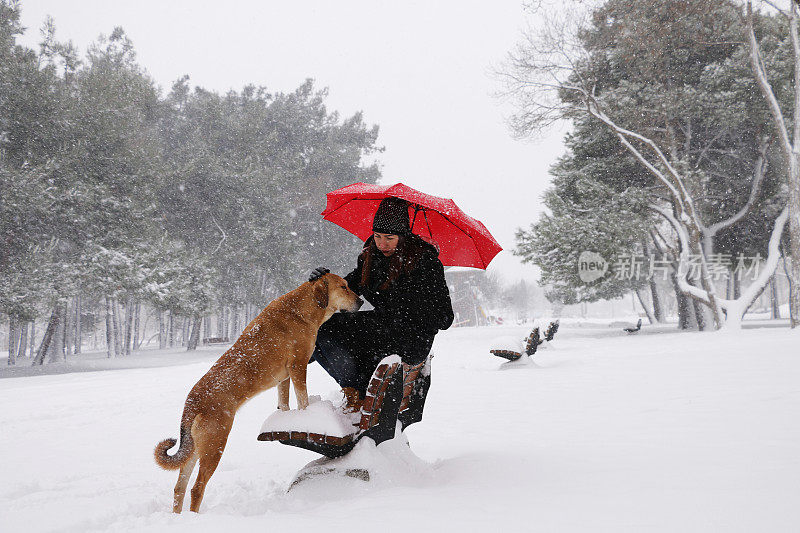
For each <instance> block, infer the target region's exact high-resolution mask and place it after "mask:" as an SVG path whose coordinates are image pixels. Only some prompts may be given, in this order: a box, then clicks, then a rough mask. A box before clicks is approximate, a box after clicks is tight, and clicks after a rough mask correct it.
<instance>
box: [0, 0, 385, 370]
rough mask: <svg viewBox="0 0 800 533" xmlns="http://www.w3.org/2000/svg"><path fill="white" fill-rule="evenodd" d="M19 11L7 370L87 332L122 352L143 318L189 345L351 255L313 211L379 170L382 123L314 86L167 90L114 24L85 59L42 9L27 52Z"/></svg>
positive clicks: (11, 108)
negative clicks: (342, 111) (346, 111)
mask: <svg viewBox="0 0 800 533" xmlns="http://www.w3.org/2000/svg"><path fill="white" fill-rule="evenodd" d="M20 9H21V6H20V4H19V3H18V2H15V1H11V0H0V314H3V315H5V316H7V317H8V320H9V324H10V329H9V332H10V335H9V348H10V349H9V358H8V362H9V364H15V362H16V361H17V359H18V358H19V357H21V356H32V357H33V364H42V363H44V362H52V361H60V360H63V358H64V357H65V356H66V355H68V354H70V353H79V352H80V350H81V345H82V344H83V342H82V341H85V337H86V335H87V334H88V333H89V332H90V333H91V334H92V335H94V333H95V330H96V329H99V330H100V331H101V332H102V334H103V336H104V337H105V339H101V340H107V341H108V342H107V349H108V353H109V356H113V355H117V354H125V353H130V352H131V351H132V350H133V349H136V347H138V346H139V345H141V344H142V342H143V341H145V339H143V338H141V336H142V335H143V331H146V330H147V328H145V327H144V324H143V323H144V322H145V321H146V320H151V319H152V320H153V321H154V322H152V323H151V325H152V324H154V323H155V322H157V323H158V324H159V328H158V330H157V331H158V337H159V344H160V346H162V347H163V346H167V345H170V344H172V343H174V342H176V339H177V338H181V339H182V342H183V343H184V344H186V345H188V346H189V347H190V348H192V347H195V346H196V345H197V343H198V340H199V339H200V338H202V337H227V336H230V335H232V334H235V332H237V331H240V330H241V328H242V327H244V325H245V323H246V321H247V320H248V319H249V318H252V317H253V316H254V315H255V314H256V313H257V312H259V311H260V309H261V308H262V307H263V306H264V305H265V304H266V302H268V301H270V300H271V299H272V298H274V297H275V296H277V295H278V294H281V293H283V292H285V291H286V290H288V289H289V288H291V287H292V285H296V284H297V283H298V282H300V281H302V278H303V277H304V276H305V275H306V274H307V272H308V270H309V268H310V267H311V266H312V265H313V266H315V265H317V264H322V263H324V264H326V265H327V266H329V267H331V268H335V269H345V268H346V267H347V266H350V263H351V262H352V257H353V253H354V251H355V250H356V249H357V246H358V243H357V242H356V241H355V239H354V238H353V237H351V236H349V235H348V234H347V233H346V232H344V231H342V230H340V229H338V228H335V227H333V226H332V225H331V224H329V223H327V222H324V221H322V220H321V217H320V216H319V213H320V212H321V211H322V209H323V208H324V202H325V193H326V192H329V191H331V190H333V189H336V188H339V187H342V186H344V185H347V184H349V183H353V182H356V181H363V182H367V183H374V182H376V181H377V179H378V177H379V175H380V172H379V168H378V165H377V163H376V162H375V157H374V156H375V154H376V153H377V152H379V151H380V148H379V147H378V146H377V144H376V142H377V136H378V128H377V126H370V125H367V124H365V122H364V120H363V117H362V115H361V114H360V113H359V114H355V115H353V116H351V117H341V116H339V114H337V113H336V112H333V111H329V110H328V109H327V108H326V105H325V98H326V91H325V90H324V89H319V88H316V87H315V86H314V83H313V81H312V80H308V81H306V82H305V83H303V84H302V85H301V86H299V87H298V88H297V89H295V90H294V91H292V92H288V93H283V92H277V93H276V92H269V91H268V90H267V89H266V88H263V87H256V86H252V85H248V86H245V87H244V88H243V89H241V90H240V91H230V92H228V93H226V94H218V93H216V92H214V91H209V90H205V89H203V88H201V87H193V86H192V85H191V84H190V80H189V78H188V77H183V78H181V79H179V80H176V81H175V82H174V83H173V85H172V87H171V88H170V89H169V91H168V92H166V94H163V93H162V91H161V90H160V89H159V87H157V85H156V84H155V82H154V81H153V80H152V79H151V78H150V77H149V76H148V74H147V72H146V70H145V68H144V67H143V66H141V65H139V64H138V63H137V60H136V54H135V49H134V45H133V43H132V42H131V41H130V39H129V38H128V37H127V36H126V34H125V32H124V31H123V30H122V29H121V28H115V29H113V31H112V32H111V33H110V35H108V36H101V37H100V38H99V39H98V40H97V41H96V42H95V43H93V44H92V45H91V46H90V47H89V49H88V51H87V52H86V53H85V54H84V55H81V54H79V52H78V51H77V50H76V48H75V47H74V46H73V45H72V44H71V43H64V42H60V41H58V40H57V39H56V33H55V24H54V23H53V21H52V20H47V21H46V22H45V24H44V27H43V31H42V35H43V37H42V42H41V45H40V47H39V49H38V50H33V49H30V48H27V47H25V46H22V45H21V44H19V42H18V39H19V37H20V35H21V34H22V31H23V28H22V27H21V25H20ZM323 258H324V259H323ZM204 317H205V318H206V320H203V318H204ZM37 319H39V321H40V324H46V326H45V329H44V331H41V327H40V331H39V332H37V331H36V329H35V324H36V322H35V321H36V320H37ZM148 340H149V339H148ZM94 343H95V345H96V344H97V338H96V335H95V339H94Z"/></svg>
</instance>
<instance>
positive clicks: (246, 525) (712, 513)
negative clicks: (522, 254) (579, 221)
mask: <svg viewBox="0 0 800 533" xmlns="http://www.w3.org/2000/svg"><path fill="white" fill-rule="evenodd" d="M527 333H528V329H527V327H525V326H513V327H512V326H509V327H493V328H478V329H468V328H464V329H455V330H451V331H447V332H443V333H441V334H440V335H439V337H438V338H437V341H436V344H435V346H434V352H435V354H436V356H435V358H434V360H433V374H432V387H431V392H430V395H429V396H428V404H427V408H426V412H425V419H424V421H423V422H422V423H420V424H417V425H415V426H411V427H410V428H409V429H408V430H407V432H406V435H407V437H408V440H409V441H410V446H411V451H412V452H413V454H408V453H403V452H399V451H398V449H397V443H396V442H392V441H389V442H388V443H386V444H387V446H384V445H382V446H381V447H378V449H377V450H376V449H375V448H374V447H373V448H372V449H370V448H369V447H368V446H362V447H360V448H358V449H357V450H356V452H358V453H359V454H360V458H361V460H362V461H366V462H367V464H368V465H369V466H370V467H371V468H372V469H373V474H375V475H374V480H373V481H372V482H370V483H364V482H363V481H360V480H356V479H351V478H318V479H309V480H307V481H305V482H304V483H303V484H301V485H298V486H297V488H295V489H293V490H292V491H290V492H287V488H288V486H289V484H290V482H291V481H292V479H293V477H294V475H295V474H296V473H297V472H298V470H299V469H300V468H302V467H303V466H304V465H305V464H306V463H308V462H310V461H312V460H314V459H316V458H318V457H319V456H318V455H316V454H314V453H312V452H308V451H304V450H300V449H296V448H292V447H288V446H283V445H281V444H279V443H274V442H258V441H257V440H256V436H257V434H258V432H259V429H260V427H261V424H262V422H263V421H264V419H265V418H266V417H267V416H268V415H269V414H270V413H271V412H273V410H274V409H275V406H276V402H277V399H276V392H275V391H268V392H266V393H265V394H263V395H261V396H260V397H258V398H256V399H254V400H253V401H252V402H250V403H249V404H247V405H246V406H245V407H244V408H243V409H242V410H241V411H240V412H239V414H238V415H237V418H236V423H235V426H234V428H233V432H232V434H231V438H230V440H229V442H228V446H227V449H226V451H225V454H224V456H223V458H222V462H221V464H220V467H219V469H218V470H217V472H216V474H214V476H213V478H212V479H211V481H210V483H209V485H208V489H207V491H206V496H205V499H204V501H203V508H202V512H201V514H199V515H196V514H193V513H189V512H185V513H184V514H182V515H179V516H176V515H173V514H172V513H171V512H170V511H171V503H172V487H173V485H174V483H175V480H176V477H177V474H176V473H174V472H166V471H163V470H160V469H159V468H158V467H156V465H155V464H154V462H153V459H152V450H153V447H154V446H155V444H156V443H157V442H158V441H159V440H161V439H163V438H166V437H177V434H178V419H179V416H180V413H181V409H182V407H183V401H184V399H185V397H186V393H187V392H188V390H189V388H190V387H191V386H192V385H193V384H194V382H195V381H196V380H197V379H198V378H199V377H200V376H201V375H202V374H203V373H204V372H205V371H206V370H207V369H208V367H209V366H210V364H211V362H212V361H213V360H214V359H215V358H216V357H217V356H218V355H219V353H220V352H221V351H222V348H213V349H211V348H205V349H203V350H202V351H200V352H198V353H196V354H186V353H181V352H178V351H173V352H167V353H152V352H148V353H146V354H145V355H140V356H134V357H131V358H128V359H127V360H118V361H117V362H115V363H114V364H111V365H108V364H104V363H103V362H102V361H101V360H98V361H97V362H96V363H92V364H93V365H94V368H95V369H99V371H94V372H76V373H62V374H54V375H40V376H23V377H11V378H9V379H0V453H1V454H2V455H3V460H2V461H0V531H2V532H4V533H5V532H16V531H25V532H38V531H74V532H84V531H93V530H99V531H108V530H111V531H129V530H135V531H191V532H195V533H196V532H198V531H237V532H239V531H259V532H263V531H331V530H339V531H344V530H345V528H346V530H347V531H366V530H388V531H404V532H407V531H433V530H439V531H444V530H447V531H548V532H550V531H558V532H564V531H593V532H594V531H614V532H620V531H670V532H675V531H680V532H687V531H709V532H718V531H725V532H730V531H742V532H745V531H746V532H752V531H759V532H762V531H763V532H767V531H768V532H782V531H786V532H795V531H800V422H798V421H800V337H799V336H798V334H797V332H791V331H790V330H788V329H787V328H769V329H766V328H764V329H747V330H744V331H740V332H716V333H677V332H675V331H674V327H673V326H669V327H661V328H651V327H648V326H645V327H644V328H643V330H642V331H641V332H640V333H639V334H637V335H630V336H629V335H626V334H624V333H623V332H622V331H620V330H619V329H618V328H609V327H607V326H606V327H603V326H601V325H596V326H594V327H581V328H579V327H575V326H574V325H571V324H563V323H562V328H561V330H560V331H559V333H558V336H557V337H556V339H555V341H554V342H553V343H551V344H550V345H549V346H548V347H547V349H546V350H541V351H540V352H539V353H537V354H536V355H535V364H533V365H519V364H517V365H505V366H504V361H503V360H502V359H499V358H496V357H493V356H491V355H490V354H489V352H488V350H489V349H490V348H491V347H492V346H491V344H492V339H494V338H497V337H502V336H508V335H511V336H519V337H520V338H521V337H523V336H524V335H526V334H527ZM82 357H84V358H85V359H89V358H90V356H82ZM3 362H4V361H2V360H0V363H3ZM155 365H170V366H155ZM79 366H80V365H79ZM86 366H90V365H89V364H88V363H87V364H83V367H86ZM126 366H127V367H136V366H141V367H140V368H124V367H126ZM62 370H68V369H67V368H62ZM309 370H310V372H309V389H310V392H311V393H312V394H318V395H321V396H322V397H323V399H334V398H335V386H334V383H333V382H332V381H331V380H330V378H328V377H327V376H326V375H325V374H324V373H323V372H322V370H321V369H320V368H319V366H318V365H312V366H311V367H310V369H309ZM0 375H2V374H0ZM5 375H8V374H7V373H6V374H5ZM17 375H19V372H18V374H17ZM293 401H294V400H293ZM382 448H385V449H382ZM393 458H394V460H393ZM370 461H371V463H370Z"/></svg>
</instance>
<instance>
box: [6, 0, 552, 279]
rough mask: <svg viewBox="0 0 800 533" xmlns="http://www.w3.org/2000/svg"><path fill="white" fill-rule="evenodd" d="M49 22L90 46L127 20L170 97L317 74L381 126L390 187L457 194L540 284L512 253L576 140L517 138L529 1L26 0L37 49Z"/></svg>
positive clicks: (503, 267) (514, 271)
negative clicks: (517, 88) (512, 79)
mask: <svg viewBox="0 0 800 533" xmlns="http://www.w3.org/2000/svg"><path fill="white" fill-rule="evenodd" d="M48 14H49V15H52V16H53V18H54V19H55V24H56V28H57V37H58V38H59V40H62V41H67V40H72V41H73V42H74V43H75V44H76V45H77V46H78V47H79V48H80V50H81V52H85V50H86V47H87V45H88V44H89V43H90V42H92V41H94V40H95V39H96V38H97V37H98V35H100V34H101V33H103V34H106V35H108V34H110V33H111V31H112V29H113V28H114V27H115V26H122V27H123V28H124V29H125V31H126V33H127V34H128V36H129V37H130V38H131V39H132V41H133V43H134V46H135V49H136V52H137V56H138V60H139V63H140V64H141V65H142V66H143V67H144V68H145V69H146V70H147V71H148V72H149V74H150V75H151V76H152V77H153V79H154V80H155V81H156V82H157V83H158V85H159V86H160V87H161V88H162V90H163V91H164V92H166V91H167V90H169V87H170V86H171V83H172V81H173V80H175V79H177V78H179V77H180V76H182V75H184V74H188V75H189V76H190V78H191V80H190V81H191V84H192V85H198V86H201V87H204V88H206V89H210V90H216V91H219V92H225V91H227V90H228V89H236V90H239V89H241V88H242V87H243V86H244V85H246V84H248V83H252V84H255V85H263V86H265V87H267V89H268V90H270V91H273V92H277V91H291V90H293V89H294V88H296V87H297V86H299V85H300V84H301V83H302V82H303V81H304V80H305V79H306V78H314V79H315V80H316V85H317V87H318V88H322V87H328V88H329V91H330V96H329V98H328V101H327V102H328V107H329V109H332V110H337V111H339V112H340V114H342V115H344V116H347V115H351V114H352V113H354V112H356V111H359V110H361V111H363V112H364V116H365V120H366V121H367V123H368V124H378V125H379V126H380V138H379V144H381V145H383V146H385V147H386V151H385V152H384V153H383V154H381V155H380V158H379V160H380V162H381V163H382V171H383V178H382V181H381V183H384V184H390V183H396V182H403V183H405V184H406V185H409V186H411V187H415V188H418V189H420V190H422V191H424V192H427V193H430V194H435V195H437V196H444V197H448V198H453V199H454V200H455V202H456V203H457V204H458V205H459V206H460V207H461V208H462V209H463V210H464V211H466V212H467V213H468V214H470V215H471V216H473V217H476V218H478V219H479V220H481V221H482V222H483V223H484V224H485V225H486V226H487V228H489V231H491V232H492V234H493V235H494V236H495V238H496V239H497V240H498V241H499V242H500V244H501V245H502V246H503V248H504V249H505V250H504V251H503V252H501V253H500V254H499V255H498V256H497V258H495V260H494V261H493V262H492V264H491V265H490V271H491V270H493V271H496V272H498V273H499V274H500V275H502V276H503V277H504V278H505V280H506V281H513V280H516V279H520V278H524V279H526V281H528V280H530V281H533V280H534V279H536V278H537V274H536V270H535V269H534V268H533V267H531V266H527V265H522V264H521V263H520V262H519V260H518V258H516V257H515V256H512V255H511V253H510V250H511V249H512V248H513V247H514V233H515V231H516V228H518V227H526V228H527V227H528V225H529V224H530V223H531V222H532V221H534V220H536V219H537V218H538V215H539V212H540V211H541V195H542V193H543V192H544V190H545V189H546V188H547V186H548V182H549V176H548V174H547V169H548V168H549V166H550V165H551V164H552V163H553V162H554V161H555V159H556V158H557V157H558V156H559V155H560V154H561V153H562V151H563V148H562V146H561V139H562V137H563V133H564V132H563V131H554V132H552V133H551V134H550V135H549V136H548V137H547V138H546V139H544V140H542V141H538V142H535V143H532V142H521V141H516V140H514V139H512V137H511V135H510V133H509V130H508V128H507V126H506V123H505V120H506V117H507V116H508V114H509V112H510V108H509V107H508V106H507V105H505V104H503V103H502V102H501V101H499V100H498V99H496V98H495V97H493V94H495V93H496V92H497V91H498V90H499V89H500V87H499V84H498V82H497V81H496V80H495V79H494V78H493V77H492V75H491V72H492V68H493V67H496V66H498V65H499V64H500V63H501V62H502V61H503V60H504V58H505V56H506V54H507V53H508V52H509V51H510V50H512V48H513V47H514V45H515V44H516V42H517V41H518V39H519V35H520V32H521V30H522V28H524V27H525V24H526V22H525V20H526V19H525V17H526V14H525V12H524V11H523V6H522V0H491V1H488V0H482V1H467V0H448V1H434V0H428V1H403V2H397V1H392V2H390V1H379V0H370V1H350V0H340V1H336V2H333V1H329V0H319V1H302V0H297V1H286V0H281V1H273V0H259V1H256V0H253V1H245V0H232V1H230V2H219V1H213V2H212V1H201V0H158V1H152V0H137V1H120V0H80V1H78V0H74V1H71V0H36V1H34V0H23V1H22V23H23V25H25V26H26V27H27V28H28V30H27V32H26V35H25V37H24V39H23V40H22V42H23V43H24V44H26V45H28V46H35V45H36V44H37V43H38V41H39V28H40V27H41V24H42V22H43V21H44V18H45V16H46V15H48Z"/></svg>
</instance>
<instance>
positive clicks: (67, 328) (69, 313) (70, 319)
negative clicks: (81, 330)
mask: <svg viewBox="0 0 800 533" xmlns="http://www.w3.org/2000/svg"><path fill="white" fill-rule="evenodd" d="M64 305H65V307H64V310H65V311H66V313H65V314H64V355H65V356H67V355H72V354H73V353H74V346H75V298H73V299H72V305H71V306H70V305H69V304H66V303H65V304H64Z"/></svg>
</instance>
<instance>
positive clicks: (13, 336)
mask: <svg viewBox="0 0 800 533" xmlns="http://www.w3.org/2000/svg"><path fill="white" fill-rule="evenodd" d="M18 323H19V320H17V317H16V316H14V315H8V361H7V363H8V366H14V365H16V364H17V348H18V346H19V342H18V341H19V327H18V326H17V324H18Z"/></svg>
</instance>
